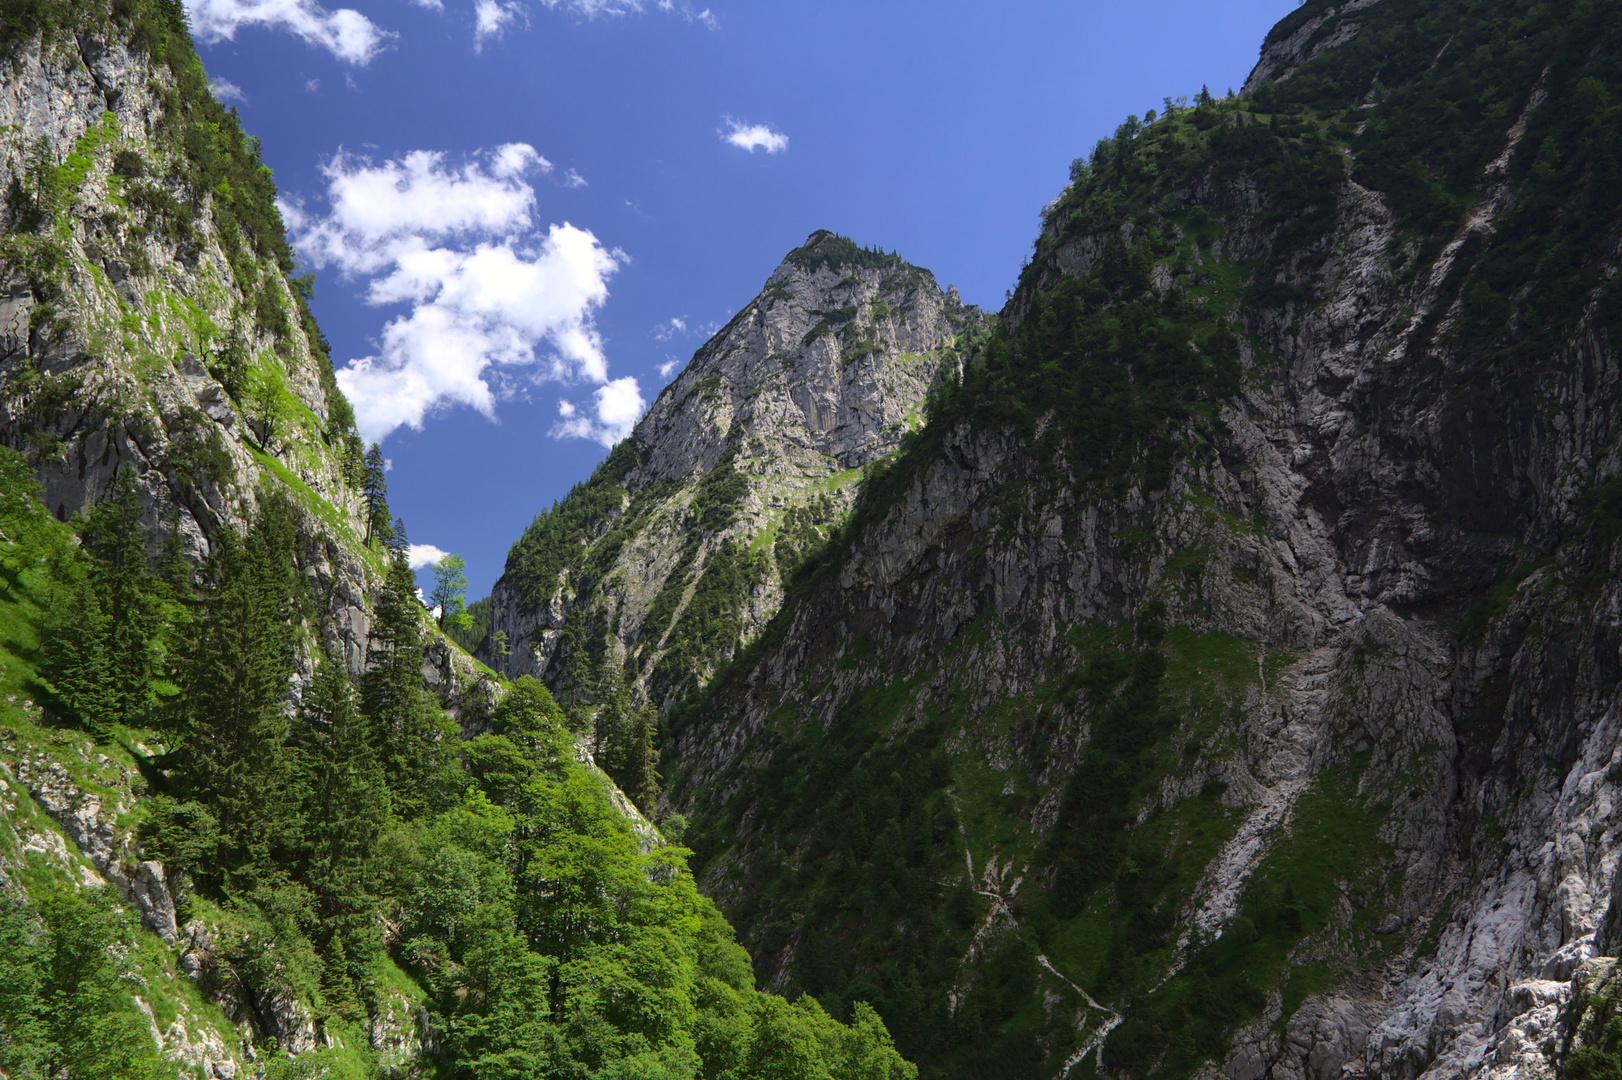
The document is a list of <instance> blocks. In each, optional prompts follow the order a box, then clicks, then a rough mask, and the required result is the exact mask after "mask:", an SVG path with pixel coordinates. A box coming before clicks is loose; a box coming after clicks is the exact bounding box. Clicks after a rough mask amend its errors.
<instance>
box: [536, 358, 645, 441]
mask: <svg viewBox="0 0 1622 1080" xmlns="http://www.w3.org/2000/svg"><path fill="white" fill-rule="evenodd" d="M592 396H593V398H595V399H596V400H595V403H594V406H593V409H592V412H593V413H594V415H591V416H588V415H586V413H585V411H584V410H583V409H582V408H581V407H580V406H578V405H576V404H575V403H574V402H572V401H570V400H568V399H567V398H565V399H563V400H562V401H559V402H558V416H559V420H558V422H557V423H556V424H554V425H552V432H551V435H552V437H553V438H554V439H564V438H573V439H593V440H595V441H597V442H599V443H601V444H603V445H604V446H613V445H614V444H615V443H617V442H619V441H620V440H621V439H623V438H625V437H626V436H627V435H629V434H630V433H631V429H632V428H634V427H635V426H636V422H637V421H638V420H640V419H641V418H642V413H643V412H644V411H646V409H647V407H648V403H647V402H646V401H644V400H643V399H642V391H641V389H640V388H639V387H638V386H637V384H636V379H635V378H633V377H631V376H629V375H627V376H626V377H625V378H623V379H615V380H613V381H612V382H609V383H606V384H604V385H602V386H599V387H598V388H597V390H596V392H595V393H594V394H593V395H592Z"/></svg>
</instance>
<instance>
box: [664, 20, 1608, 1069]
mask: <svg viewBox="0 0 1622 1080" xmlns="http://www.w3.org/2000/svg"><path fill="white" fill-rule="evenodd" d="M1556 9H1558V10H1556ZM1619 32H1622V25H1619V24H1618V23H1617V21H1616V19H1615V16H1614V12H1608V11H1602V10H1601V9H1599V8H1595V7H1592V6H1586V7H1585V6H1582V5H1554V6H1553V7H1544V8H1538V9H1536V10H1535V11H1533V10H1530V9H1523V8H1520V7H1518V6H1516V5H1513V4H1508V3H1504V4H1487V5H1461V4H1448V3H1418V4H1398V3H1394V2H1383V3H1382V2H1378V0H1355V2H1351V3H1344V4H1328V3H1322V2H1311V3H1307V4H1305V5H1304V6H1303V7H1301V8H1300V9H1299V10H1298V11H1297V12H1295V13H1294V14H1292V15H1291V16H1290V17H1289V18H1287V19H1286V20H1285V21H1284V22H1283V23H1281V24H1280V25H1279V27H1278V28H1277V29H1276V30H1275V31H1274V32H1273V34H1272V35H1271V36H1270V37H1269V39H1268V42H1267V44H1266V46H1265V47H1264V49H1263V53H1262V58H1261V61H1260V63H1259V64H1258V66H1257V68H1256V73H1255V74H1254V75H1253V76H1252V78H1251V80H1250V81H1249V82H1248V83H1247V85H1246V89H1245V93H1244V94H1243V95H1242V96H1241V97H1239V98H1236V99H1228V100H1221V101H1215V100H1209V99H1208V98H1205V97H1202V98H1201V99H1200V100H1198V101H1197V102H1195V103H1194V104H1193V107H1189V106H1188V105H1187V103H1184V105H1183V106H1182V107H1176V106H1174V107H1173V108H1172V109H1171V110H1170V111H1169V115H1165V116H1156V117H1151V118H1149V122H1148V123H1145V122H1144V121H1140V120H1139V119H1138V118H1133V119H1132V120H1130V121H1128V123H1126V124H1124V125H1123V126H1122V128H1121V129H1120V131H1118V132H1117V134H1116V136H1115V138H1114V139H1111V140H1105V141H1104V142H1103V143H1101V144H1100V146H1099V148H1098V149H1097V150H1096V151H1095V152H1094V153H1093V154H1092V156H1091V158H1090V159H1089V160H1083V161H1078V163H1077V166H1076V168H1075V169H1074V170H1073V177H1074V182H1073V183H1072V184H1071V186H1070V187H1069V188H1067V189H1066V191H1065V192H1064V193H1062V194H1061V196H1060V197H1059V198H1058V199H1056V200H1055V202H1054V203H1053V204H1052V205H1051V206H1050V207H1049V208H1048V210H1047V213H1046V218H1045V224H1044V230H1043V232H1042V235H1041V236H1040V237H1039V239H1038V241H1037V245H1036V251H1035V253H1034V257H1033V260H1032V263H1031V265H1030V267H1029V268H1028V269H1027V271H1026V273H1025V274H1024V276H1023V277H1022V280H1021V284H1020V288H1019V290H1018V291H1017V292H1016V294H1015V296H1014V299H1013V300H1012V301H1011V303H1010V305H1009V307H1008V308H1007V309H1006V310H1005V311H1004V313H1003V321H1002V325H1001V327H1000V329H999V331H998V333H997V334H996V335H994V337H993V339H992V340H991V341H990V342H989V343H988V344H987V345H986V346H985V347H984V348H982V349H980V350H979V351H978V352H976V353H975V354H973V355H971V356H970V358H969V360H968V362H967V366H966V370H965V374H964V377H963V381H962V384H961V387H960V388H958V389H957V391H956V392H955V393H954V394H953V395H952V396H951V397H950V400H949V401H947V402H945V403H943V404H942V406H941V407H940V408H939V409H937V410H936V411H935V414H934V420H933V421H932V423H931V424H930V425H929V426H928V427H927V428H926V429H925V431H924V432H923V433H922V435H921V437H920V438H919V439H918V440H917V441H916V442H915V443H913V444H912V445H911V446H910V447H909V449H908V451H907V452H905V453H904V454H903V455H902V456H901V457H900V459H899V460H898V461H897V462H896V464H895V465H894V466H893V467H892V468H890V469H888V470H886V471H885V472H883V473H882V474H881V475H878V476H875V477H874V478H873V481H872V482H871V483H870V485H869V488H868V490H867V492H866V493H865V494H864V495H863V497H862V499H861V501H860V502H859V503H858V505H857V508H856V511H855V516H854V520H853V523H852V525H851V527H850V529H849V531H848V533H847V534H846V535H845V536H844V537H843V539H842V540H841V543H840V546H839V548H838V550H837V551H836V552H835V553H833V554H832V555H831V556H830V557H829V558H828V559H827V560H826V563H825V566H824V568H823V569H822V570H821V571H820V572H819V574H818V575H817V576H816V577H815V580H814V581H813V582H811V583H810V584H809V585H808V587H807V588H806V589H805V590H804V592H803V593H802V594H800V595H798V596H797V597H796V598H795V599H793V600H792V601H791V602H790V603H789V604H788V605H787V606H786V607H785V608H784V609H783V611H782V613H781V614H780V615H779V616H778V617H777V619H778V621H777V623H776V624H774V626H773V628H772V629H771V630H770V631H769V632H768V633H767V634H765V635H764V636H763V638H762V639H761V640H762V645H761V647H760V648H758V649H756V650H755V651H754V652H752V653H751V655H750V656H749V657H748V658H747V663H745V664H743V665H740V666H739V667H738V668H737V669H735V670H734V671H732V672H730V673H729V674H728V676H727V677H726V678H724V679H722V680H719V681H718V683H717V684H716V685H714V686H712V687H711V688H710V690H709V692H708V694H707V695H706V696H704V697H701V698H698V699H695V700H693V701H692V702H690V703H689V704H688V705H686V706H683V707H679V708H677V709H676V710H675V711H674V712H673V713H672V714H671V728H672V741H671V743H670V745H669V746H668V747H667V750H666V756H665V768H666V772H667V776H668V777H669V778H670V781H671V791H670V792H669V794H668V797H669V798H670V800H671V802H672V803H673V805H674V806H675V807H677V808H679V809H681V810H683V811H684V812H686V813H688V814H689V815H691V817H692V819H693V820H694V822H695V828H694V832H693V833H692V834H690V839H691V842H692V843H693V845H694V847H695V849H696V850H697V853H698V862H697V865H699V866H701V867H702V871H701V872H702V875H703V878H704V880H705V882H706V883H707V887H708V888H709V889H710V890H711V891H712V893H713V895H715V896H717V898H718V899H720V900H721V902H722V904H723V907H724V908H725V909H726V910H727V912H728V914H729V916H730V917H731V918H732V919H733V921H734V922H735V923H736V924H737V925H739V927H740V929H741V931H742V932H743V934H744V936H745V938H746V940H747V941H748V943H749V945H750V946H751V949H752V951H753V952H754V955H755V956H756V958H757V970H758V971H759V973H760V974H761V975H762V976H763V977H764V978H765V979H766V980H767V981H768V982H770V983H771V984H772V985H774V986H779V987H784V988H795V989H802V990H805V991H807V992H810V993H814V994H816V995H818V996H819V999H821V1000H823V1001H825V1002H829V1001H833V1002H848V1001H854V1000H858V999H865V1000H870V1001H872V1002H874V1004H875V1005H876V1006H877V1007H878V1008H879V1010H880V1012H881V1013H882V1014H883V1015H884V1016H885V1019H886V1021H887V1023H888V1024H889V1025H890V1027H891V1030H892V1031H894V1032H896V1035H897V1039H898V1042H899V1044H900V1045H901V1046H902V1047H903V1049H904V1050H905V1051H906V1052H908V1053H911V1054H914V1055H916V1058H917V1060H920V1062H921V1063H922V1064H923V1067H924V1075H927V1076H939V1077H947V1076H953V1077H955V1076H978V1075H998V1076H1003V1077H1023V1076H1030V1077H1051V1076H1055V1075H1057V1076H1067V1075H1080V1073H1079V1072H1073V1071H1072V1070H1074V1069H1079V1068H1089V1069H1090V1068H1091V1067H1092V1063H1096V1064H1097V1066H1098V1067H1099V1068H1101V1069H1103V1070H1104V1071H1105V1072H1106V1073H1109V1074H1112V1075H1121V1076H1133V1077H1143V1076H1172V1075H1190V1074H1197V1075H1200V1076H1204V1077H1215V1076H1219V1075H1225V1076H1228V1077H1232V1078H1233V1080H1255V1078H1260V1077H1292V1078H1293V1077H1322V1078H1327V1077H1341V1076H1370V1077H1381V1078H1404V1080H1406V1078H1410V1077H1415V1076H1427V1077H1435V1078H1437V1080H1442V1078H1448V1080H1452V1078H1457V1077H1468V1076H1483V1075H1494V1076H1500V1075H1502V1076H1508V1075H1518V1076H1542V1075H1554V1073H1555V1070H1556V1068H1557V1066H1558V1063H1559V1062H1560V1061H1562V1060H1564V1057H1565V1055H1567V1054H1568V1053H1571V1052H1572V1048H1573V1046H1575V1045H1580V1044H1581V1043H1582V1039H1583V1038H1584V1037H1585V1036H1584V1035H1583V1033H1582V1032H1576V1031H1575V1029H1574V1027H1573V1021H1572V1020H1571V1017H1570V1016H1569V1015H1567V1014H1565V1013H1563V1012H1562V1010H1563V1008H1564V1004H1563V1003H1564V1002H1567V1001H1568V1000H1570V999H1571V997H1572V995H1573V986H1574V985H1575V986H1577V987H1578V990H1579V991H1580V993H1579V997H1581V999H1582V1001H1592V1000H1596V999H1594V998H1593V997H1592V995H1591V994H1590V993H1589V991H1590V990H1592V988H1593V987H1595V986H1598V985H1600V984H1601V983H1603V982H1604V980H1605V979H1606V978H1608V975H1607V972H1608V971H1609V967H1608V963H1609V962H1608V961H1605V962H1600V961H1598V960H1595V959H1594V958H1595V957H1596V956H1597V955H1599V954H1605V953H1611V952H1614V951H1615V948H1616V938H1615V935H1614V934H1611V935H1609V936H1607V934H1605V933H1601V934H1600V935H1599V937H1598V938H1596V931H1597V930H1600V929H1601V928H1602V924H1606V925H1609V924H1608V923H1607V914H1606V913H1607V906H1608V905H1612V906H1613V907H1614V906H1616V905H1618V904H1622V900H1618V899H1616V898H1615V897H1614V895H1613V894H1614V888H1613V880H1614V878H1615V876H1616V872H1617V869H1618V866H1619V864H1622V842H1619V839H1618V837H1619V835H1622V834H1619V831H1618V829H1619V826H1622V818H1619V817H1618V810H1619V806H1622V800H1619V798H1618V790H1619V789H1618V777H1619V776H1622V772H1619V766H1618V760H1619V759H1618V756H1617V755H1618V753H1619V752H1622V741H1619V738H1618V736H1619V733H1622V727H1619V725H1622V720H1619V712H1618V700H1617V686H1618V676H1619V667H1618V663H1619V661H1618V656H1619V648H1622V631H1619V625H1622V624H1619V615H1618V612H1619V611H1622V588H1619V585H1618V565H1619V564H1618V561H1617V560H1618V557H1619V555H1618V549H1617V543H1616V541H1617V538H1618V536H1619V535H1622V528H1619V526H1618V524H1617V521H1618V518H1617V516H1616V514H1617V510H1616V506H1617V505H1618V504H1617V503H1616V502H1615V499H1616V498H1617V496H1616V494H1615V492H1616V490H1617V483H1618V481H1617V480H1616V477H1617V475H1618V469H1619V467H1622V458H1619V456H1618V442H1617V440H1618V431H1619V428H1618V424H1619V422H1622V394H1619V390H1622V385H1619V379H1622V363H1619V352H1618V344H1617V341H1618V339H1617V333H1618V330H1619V328H1622V323H1619V317H1618V316H1619V312H1622V303H1619V299H1622V292H1619V288H1618V285H1617V284H1616V283H1615V275H1616V271H1617V268H1618V265H1619V262H1618V260H1619V258H1622V208H1619V203H1618V199H1617V195H1616V190H1617V189H1616V188H1615V187H1614V186H1611V179H1610V178H1613V177H1615V176H1616V175H1617V171H1616V170H1617V169H1618V166H1619V160H1618V158H1617V155H1616V153H1615V151H1614V149H1613V148H1612V147H1613V145H1614V144H1613V143H1612V142H1611V141H1608V140H1610V136H1607V135H1602V134H1601V132H1603V131H1604V130H1606V125H1608V124H1610V123H1611V122H1612V119H1611V118H1614V116H1615V113H1614V112H1613V111H1611V110H1613V109H1614V106H1612V104H1611V102H1613V101H1615V100H1618V95H1619V94H1622V68H1619V66H1618V56H1619V54H1618V51H1617V49H1618V45H1619V40H1618V34H1619ZM1612 918H1614V916H1612ZM1574 978H1575V979H1576V980H1577V981H1576V983H1575V984H1574V983H1573V981H1572V980H1573V979H1574ZM1583 995H1588V996H1583ZM1577 1011H1578V1013H1580V1012H1581V1009H1579V1010H1577ZM1600 1011H1601V1013H1603V1010H1600ZM1607 1015H1608V1014H1607ZM1563 1017H1564V1018H1563ZM1602 1020H1603V1017H1602ZM1596 1023H1597V1024H1598V1027H1593V1026H1591V1027H1590V1028H1587V1029H1584V1030H1585V1031H1586V1037H1587V1038H1589V1039H1590V1040H1593V1039H1596V1038H1598V1037H1599V1031H1600V1029H1602V1028H1603V1024H1602V1023H1599V1022H1598V1021H1596ZM1574 1034H1575V1035H1576V1036H1577V1037H1576V1041H1575V1042H1573V1041H1572V1037H1573V1035H1574Z"/></svg>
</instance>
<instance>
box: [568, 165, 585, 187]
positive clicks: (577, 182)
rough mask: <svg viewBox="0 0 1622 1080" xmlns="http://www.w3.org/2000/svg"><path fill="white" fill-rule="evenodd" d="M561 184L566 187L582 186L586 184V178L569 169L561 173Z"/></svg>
mask: <svg viewBox="0 0 1622 1080" xmlns="http://www.w3.org/2000/svg"><path fill="white" fill-rule="evenodd" d="M563 186H564V187H566V188H583V187H585V186H586V178H585V177H584V176H581V175H580V174H579V173H577V172H575V171H574V170H573V169H570V170H569V171H568V172H566V173H564V174H563Z"/></svg>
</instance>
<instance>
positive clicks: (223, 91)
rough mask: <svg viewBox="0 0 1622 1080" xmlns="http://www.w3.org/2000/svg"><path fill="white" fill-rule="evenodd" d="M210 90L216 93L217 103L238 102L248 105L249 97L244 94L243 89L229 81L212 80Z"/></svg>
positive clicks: (209, 83) (209, 84)
mask: <svg viewBox="0 0 1622 1080" xmlns="http://www.w3.org/2000/svg"><path fill="white" fill-rule="evenodd" d="M208 88H209V89H210V90H212V91H214V97H215V100H217V101H222V102H225V101H236V102H240V103H242V104H243V105H246V104H247V103H248V95H247V94H246V93H244V92H243V90H242V87H240V86H238V85H237V84H236V83H234V82H231V81H230V80H228V79H218V78H216V79H210V80H209V81H208Z"/></svg>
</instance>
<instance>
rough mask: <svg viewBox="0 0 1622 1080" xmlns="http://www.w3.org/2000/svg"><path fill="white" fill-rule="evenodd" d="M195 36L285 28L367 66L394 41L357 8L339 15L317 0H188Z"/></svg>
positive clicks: (223, 37) (220, 37)
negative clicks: (242, 30) (259, 27)
mask: <svg viewBox="0 0 1622 1080" xmlns="http://www.w3.org/2000/svg"><path fill="white" fill-rule="evenodd" d="M186 12H187V14H188V15H190V16H191V27H192V33H194V34H196V35H197V36H198V37H199V38H201V39H202V40H203V41H206V42H211V43H212V42H217V41H230V40H232V39H234V38H235V37H236V33H237V30H238V29H240V28H241V27H244V26H262V27H265V28H266V29H270V30H286V31H287V32H288V33H291V34H294V35H296V36H297V37H300V38H302V39H303V40H304V41H306V42H308V43H309V44H311V45H314V46H316V47H317V48H322V49H326V50H327V51H328V52H330V53H332V55H334V56H336V57H337V58H338V59H340V60H344V61H347V62H348V63H351V64H360V65H363V66H364V65H365V64H368V63H370V62H371V60H372V57H374V56H376V55H377V54H378V53H379V52H380V51H382V49H383V47H384V46H385V45H387V44H388V42H389V41H390V40H391V39H392V38H393V37H394V35H393V34H392V33H390V32H389V31H387V30H384V29H383V28H382V27H380V26H378V25H377V24H376V23H374V22H372V20H370V19H368V18H367V17H366V16H364V15H362V14H361V13H360V12H358V11H356V10H354V9H353V8H339V9H338V10H336V11H331V10H328V9H327V8H324V7H322V6H321V5H320V4H319V3H317V2H316V0H186Z"/></svg>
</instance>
